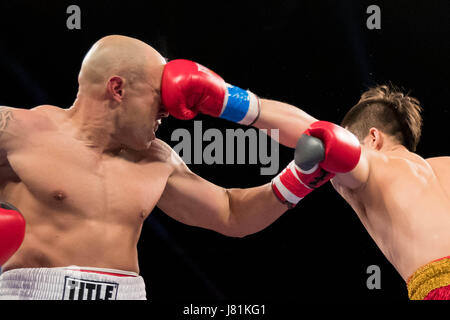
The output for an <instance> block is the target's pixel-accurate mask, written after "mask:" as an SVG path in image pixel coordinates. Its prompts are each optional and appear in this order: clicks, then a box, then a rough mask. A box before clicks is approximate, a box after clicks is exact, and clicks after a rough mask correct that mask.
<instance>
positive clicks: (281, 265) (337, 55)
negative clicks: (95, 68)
mask: <svg viewBox="0 0 450 320" xmlns="http://www.w3.org/2000/svg"><path fill="white" fill-rule="evenodd" d="M71 4H77V5H78V6H79V7H80V9H81V30H69V29H68V28H67V27H66V20H67V18H68V17H69V14H67V13H66V9H67V7H68V6H69V5H71ZM371 4H377V5H378V6H379V7H380V8H381V29H380V30H369V29H368V28H367V27H366V19H367V18H368V17H369V14H367V13H366V9H367V7H368V6H369V5H371ZM449 12H450V2H449V1H445V0H441V1H395V2H394V1H347V0H346V1H324V0H321V1H273V2H271V3H269V4H266V3H263V2H253V3H250V2H243V1H241V2H228V1H227V2H212V1H211V2H209V4H208V5H200V4H195V3H194V2H184V3H175V2H170V1H166V2H155V1H142V2H141V1H120V2H119V1H95V2H94V1H89V2H87V1H86V2H82V1H71V2H68V1H29V2H24V1H14V2H12V1H11V2H6V1H1V2H0V59H1V60H0V105H9V106H14V107H22V108H31V107H33V106H36V105H39V104H54V105H57V106H60V107H63V108H66V107H69V106H70V105H71V104H72V102H73V100H74V98H75V94H76V90H77V74H78V70H79V67H80V64H81V60H82V59H83V56H84V54H85V53H86V51H87V50H88V49H89V47H90V46H91V45H92V44H93V43H94V42H95V41H96V40H98V39H99V38H100V37H102V36H105V35H108V34H123V35H128V36H132V37H136V38H139V39H141V40H143V41H145V42H147V43H149V44H150V45H152V46H153V47H154V48H155V49H157V50H159V51H160V52H161V53H162V54H163V55H164V56H165V57H167V58H169V59H175V58H185V59H191V60H194V61H197V62H200V63H202V64H203V65H205V66H207V67H209V68H211V69H213V70H214V71H215V72H217V73H218V74H220V75H221V76H222V77H223V78H224V79H225V80H226V81H227V82H229V83H232V84H235V85H238V86H240V87H242V88H250V89H251V90H252V91H253V92H255V93H257V94H258V95H260V96H262V97H266V98H272V99H276V100H280V101H284V102H288V103H290V104H293V105H295V106H298V107H299V108H302V109H303V110H305V111H306V112H308V113H310V114H311V115H313V116H315V117H316V118H320V119H323V120H328V121H333V122H337V123H339V121H340V120H341V119H342V117H343V116H344V114H345V112H346V110H348V108H350V107H351V106H352V105H353V104H355V103H356V101H357V100H358V98H359V95H360V94H361V92H362V91H364V90H365V89H366V88H367V87H368V86H370V85H374V84H378V83H384V82H387V81H392V83H394V84H396V85H398V86H401V87H404V88H405V89H407V90H410V91H411V94H412V95H413V96H416V97H417V98H419V100H420V101H421V102H422V103H423V106H424V113H423V117H424V127H423V138H422V140H421V143H420V144H419V147H418V153H419V154H420V155H422V156H424V157H432V156H439V155H445V154H448V153H449V152H448V151H449V150H448V136H449V135H448V133H447V132H446V130H445V128H446V124H447V121H448V120H449V110H450V108H449V98H448V97H449V95H450V91H449V84H450V83H449V74H450V63H449V59H448V57H449V56H450V40H449V37H448V34H449V31H450V19H448V13H449ZM198 119H200V120H203V126H204V127H205V128H206V127H211V128H212V127H214V128H219V129H221V130H224V129H226V128H238V127H239V126H237V125H235V124H233V123H229V122H227V121H224V120H218V119H212V118H210V117H206V116H199V117H198ZM179 127H182V128H187V129H190V130H192V128H193V123H192V121H179V120H176V119H173V118H169V119H167V120H166V121H165V123H164V124H163V126H161V128H160V129H159V131H158V136H159V137H160V138H161V139H163V140H165V141H166V142H168V143H169V144H171V145H174V144H175V142H172V141H171V140H170V137H171V133H172V131H173V130H174V128H179ZM292 156H293V150H292V149H288V148H285V147H281V148H280V170H281V169H282V168H283V167H284V166H285V165H286V164H287V163H288V162H289V161H290V160H291V159H292ZM190 168H191V169H192V170H193V171H194V172H196V173H197V174H199V175H201V176H202V177H204V178H206V179H208V180H210V181H212V182H214V183H216V184H218V185H221V186H223V187H251V186H257V185H260V184H263V183H267V182H269V181H270V179H271V178H272V177H271V176H261V175H260V174H259V166H258V165H210V166H208V165H190ZM198 214H202V212H199V213H198ZM424 214H426V213H425V212H424ZM139 254H140V267H141V274H142V275H143V277H144V279H145V281H146V285H147V289H148V296H149V298H151V299H154V300H158V299H161V300H162V299H181V300H197V299H211V300H218V301H220V300H222V299H241V298H242V299H246V298H249V299H252V300H254V301H259V300H261V301H262V300H267V299H283V300H286V299H299V298H304V297H313V298H322V297H324V298H338V299H341V298H344V299H346V298H349V299H399V300H405V299H407V292H406V287H405V284H404V282H403V280H402V279H401V278H400V276H399V275H398V274H397V272H396V271H395V270H394V268H393V267H392V266H391V265H390V264H389V263H388V262H387V260H386V259H385V258H384V256H383V255H382V254H381V252H380V251H379V250H378V248H377V247H376V245H375V244H374V242H373V241H372V240H371V238H370V237H369V235H368V234H367V232H366V231H365V229H364V228H363V226H362V224H361V223H360V221H359V220H358V218H357V217H356V215H355V214H354V213H353V211H352V210H351V208H350V207H349V206H348V205H347V204H346V203H345V202H344V200H342V199H341V198H340V197H339V196H338V195H337V194H336V193H335V192H334V190H333V189H332V187H331V186H330V185H329V184H328V185H326V186H324V187H322V188H321V189H320V190H317V191H315V192H314V193H312V194H311V195H309V196H308V197H307V198H305V199H304V200H303V201H302V202H301V203H300V204H299V206H298V207H297V208H295V209H294V210H290V211H289V212H287V213H286V214H284V215H283V216H282V217H281V218H280V219H278V220H277V221H276V222H275V223H273V224H272V225H271V226H269V227H268V228H267V229H265V230H263V231H261V232H259V233H257V234H254V235H251V236H247V237H245V238H236V239H234V238H227V237H225V236H222V235H220V234H216V233H214V232H212V231H208V230H202V229H199V228H194V227H189V226H185V225H183V224H181V223H178V222H177V221H174V220H172V219H171V218H169V217H167V216H166V215H164V213H162V212H161V211H159V210H158V209H155V210H154V212H153V213H152V214H151V215H150V217H149V218H148V219H147V221H146V222H145V224H144V227H143V231H142V236H141V240H140V242H139ZM369 265H378V266H379V267H380V269H381V289H379V290H369V289H368V288H367V286H366V280H367V278H368V276H369V275H368V274H367V273H366V269H367V267H368V266H369Z"/></svg>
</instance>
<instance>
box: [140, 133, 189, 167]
mask: <svg viewBox="0 0 450 320" xmlns="http://www.w3.org/2000/svg"><path fill="white" fill-rule="evenodd" d="M145 157H146V159H147V160H150V161H160V162H164V163H166V164H167V165H168V166H170V167H171V168H172V170H173V171H176V170H182V169H184V168H187V167H186V165H185V163H184V161H183V159H181V157H180V156H179V155H178V154H177V153H176V152H175V151H174V150H173V149H172V148H171V147H170V146H169V145H168V144H167V143H165V142H164V141H162V140H160V139H155V140H153V141H152V144H151V145H150V148H149V149H148V150H147V151H145Z"/></svg>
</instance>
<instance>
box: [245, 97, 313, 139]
mask: <svg viewBox="0 0 450 320" xmlns="http://www.w3.org/2000/svg"><path fill="white" fill-rule="evenodd" d="M260 104H261V113H260V115H259V118H258V120H257V121H256V122H255V123H254V124H253V126H254V127H256V128H259V129H278V130H279V143H281V144H282V145H285V146H287V147H290V148H295V145H296V143H297V140H298V139H299V138H300V136H301V135H302V133H303V132H304V131H305V130H306V129H307V128H308V127H309V126H310V124H311V123H313V122H315V121H317V119H315V118H313V117H312V116H310V115H309V114H307V113H306V112H304V111H302V110H301V109H299V108H297V107H294V106H292V105H289V104H287V103H283V102H279V101H275V100H268V99H260ZM268 134H269V135H271V134H272V133H271V130H268Z"/></svg>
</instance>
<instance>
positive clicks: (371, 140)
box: [365, 127, 384, 150]
mask: <svg viewBox="0 0 450 320" xmlns="http://www.w3.org/2000/svg"><path fill="white" fill-rule="evenodd" d="M365 140H366V141H365V145H367V146H369V147H370V148H372V149H375V150H381V148H383V144H384V135H383V133H382V132H381V131H380V130H378V129H377V128H375V127H372V128H370V129H369V134H368V135H367V137H366V139H365Z"/></svg>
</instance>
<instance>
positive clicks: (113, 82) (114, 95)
mask: <svg viewBox="0 0 450 320" xmlns="http://www.w3.org/2000/svg"><path fill="white" fill-rule="evenodd" d="M124 82H125V81H124V79H123V78H122V77H119V76H112V77H111V78H109V80H108V83H107V85H106V87H107V92H108V95H109V97H110V98H111V99H113V100H115V101H117V102H119V103H121V102H122V99H123V95H124Z"/></svg>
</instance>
